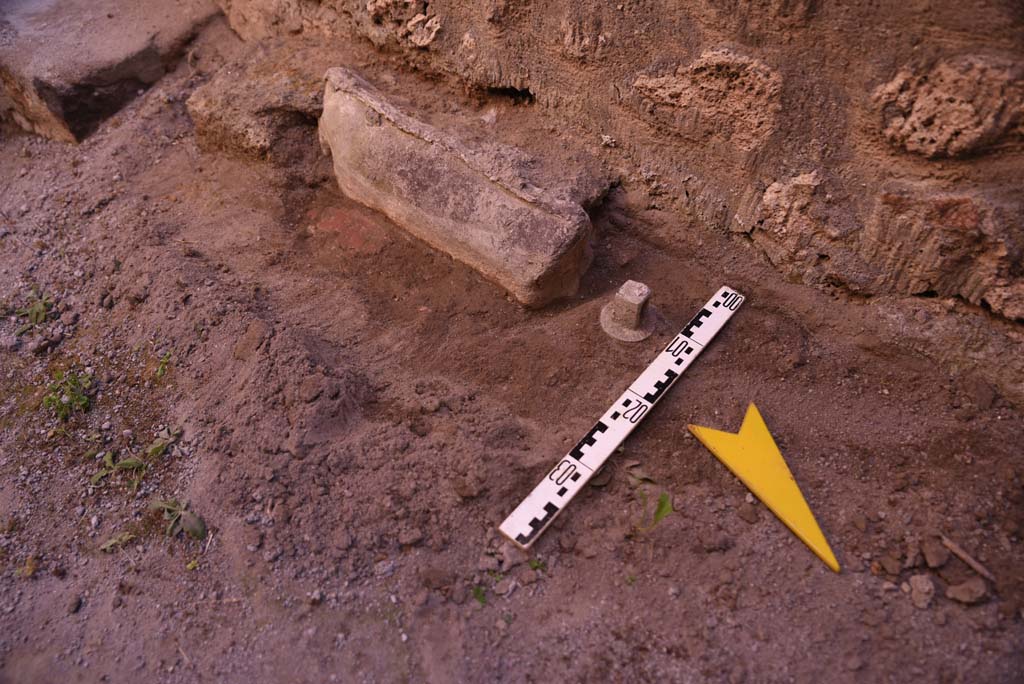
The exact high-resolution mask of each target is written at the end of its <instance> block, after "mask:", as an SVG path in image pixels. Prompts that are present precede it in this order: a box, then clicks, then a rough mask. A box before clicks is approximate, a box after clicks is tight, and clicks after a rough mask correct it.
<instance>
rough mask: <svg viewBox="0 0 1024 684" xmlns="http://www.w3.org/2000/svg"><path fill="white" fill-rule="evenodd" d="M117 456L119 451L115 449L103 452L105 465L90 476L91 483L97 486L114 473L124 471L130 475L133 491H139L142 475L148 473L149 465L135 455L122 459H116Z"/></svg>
mask: <svg viewBox="0 0 1024 684" xmlns="http://www.w3.org/2000/svg"><path fill="white" fill-rule="evenodd" d="M116 457H117V453H116V452H114V451H108V452H106V453H105V454H103V467H102V468H100V469H99V470H98V471H97V472H96V474H94V475H93V476H92V477H91V478H89V483H90V484H91V485H93V486H94V487H95V486H97V485H99V484H100V483H101V482H102V481H103V480H104V479H105V478H107V477H109V476H111V475H113V474H114V473H117V472H124V473H125V474H127V475H128V477H129V482H130V483H131V488H132V492H135V491H137V490H138V488H139V484H140V483H141V482H142V476H143V475H145V474H146V469H147V468H148V467H149V466H148V465H147V464H146V462H145V461H143V460H142V459H141V458H135V457H134V456H130V457H128V458H123V459H121V460H120V461H117V460H115V459H116Z"/></svg>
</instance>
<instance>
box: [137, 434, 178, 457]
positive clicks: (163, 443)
mask: <svg viewBox="0 0 1024 684" xmlns="http://www.w3.org/2000/svg"><path fill="white" fill-rule="evenodd" d="M180 436H181V429H180V428H179V429H176V430H172V429H171V428H166V427H165V428H164V429H163V430H161V431H160V432H158V433H156V437H154V438H153V442H152V443H151V444H150V445H149V446H148V447H146V456H149V457H150V458H159V457H161V456H163V455H164V453H165V452H166V451H167V449H168V447H170V446H171V445H172V444H174V443H175V442H177V441H178V437H180Z"/></svg>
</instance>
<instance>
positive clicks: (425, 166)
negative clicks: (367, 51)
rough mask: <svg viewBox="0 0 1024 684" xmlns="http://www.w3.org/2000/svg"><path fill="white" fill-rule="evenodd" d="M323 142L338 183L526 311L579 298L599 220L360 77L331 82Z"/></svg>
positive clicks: (340, 72)
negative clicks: (594, 222)
mask: <svg viewBox="0 0 1024 684" xmlns="http://www.w3.org/2000/svg"><path fill="white" fill-rule="evenodd" d="M323 107H324V108H323V114H322V116H321V118H320V139H321V143H322V144H323V146H324V147H325V149H329V150H330V152H331V154H332V156H333V160H334V171H335V175H336V176H337V179H338V185H339V186H340V187H341V189H342V191H343V192H344V193H345V194H346V195H348V196H349V197H351V198H353V199H355V200H356V201H358V202H361V203H363V204H365V205H367V206H369V207H372V208H374V209H376V210H378V211H380V212H382V213H384V214H386V215H387V216H388V217H389V218H391V220H393V221H394V222H395V223H397V224H398V225H400V226H402V227H403V228H405V229H406V230H408V231H409V232H410V233H412V234H413V235H415V236H416V237H418V238H420V239H421V240H424V241H425V242H427V243H429V244H430V245H432V246H433V247H435V248H437V249H439V250H442V251H444V252H447V253H448V254H450V255H452V256H453V257H455V258H456V259H458V260H460V261H462V262H464V263H466V264H468V265H469V266H471V267H473V268H474V269H476V270H477V271H479V272H480V273H481V274H483V275H484V276H485V277H486V278H488V279H489V280H492V281H494V282H495V283H498V284H499V285H501V286H502V287H504V288H506V289H507V290H508V291H509V292H510V293H511V294H512V295H513V296H514V297H515V298H516V299H518V300H519V301H520V302H522V303H523V304H525V305H527V306H543V305H544V304H546V303H548V302H550V301H552V300H554V299H557V298H559V297H563V296H566V295H571V294H573V293H574V292H576V289H577V287H578V285H579V280H580V276H581V275H582V273H583V272H584V271H585V270H586V268H587V267H588V265H589V264H590V259H591V250H590V236H591V232H592V228H591V224H590V219H589V217H588V216H587V214H586V212H585V211H584V210H583V208H582V206H580V205H579V204H578V203H574V202H572V201H570V200H567V199H566V198H565V195H564V194H559V193H558V192H557V191H556V190H555V189H551V188H543V187H538V185H536V184H535V183H534V181H533V180H532V179H531V178H529V177H527V176H525V175H522V173H521V171H522V169H521V166H520V165H517V164H510V163H509V160H510V159H514V158H516V156H517V153H516V151H515V150H505V149H503V148H502V147H500V146H490V147H487V148H484V149H476V148H474V149H471V148H470V147H468V146H467V145H465V144H463V143H462V142H461V141H459V140H457V139H456V138H455V137H453V136H452V135H449V134H447V133H444V132H442V131H440V130H437V129H436V128H434V127H433V126H430V125H429V124H426V123H424V122H423V121H420V120H417V119H415V118H413V117H412V116H409V115H407V114H406V113H404V112H402V111H400V110H399V109H398V108H397V107H396V106H394V105H392V104H391V103H389V102H388V101H386V100H385V99H384V98H383V96H382V95H381V94H380V93H379V92H378V91H377V90H376V89H375V88H373V87H372V86H371V85H369V84H368V83H367V82H366V81H364V80H363V79H362V78H361V77H359V76H357V75H356V74H354V73H352V72H351V71H348V70H346V69H342V68H334V69H330V70H329V71H328V72H327V76H326V89H325V91H324V104H323Z"/></svg>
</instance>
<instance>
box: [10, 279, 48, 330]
mask: <svg viewBox="0 0 1024 684" xmlns="http://www.w3.org/2000/svg"><path fill="white" fill-rule="evenodd" d="M52 310H53V298H52V297H50V295H48V294H40V293H39V290H37V289H35V288H33V290H32V298H31V300H30V301H29V303H28V305H27V306H25V307H23V308H21V309H18V310H17V311H15V313H16V314H17V315H18V316H19V317H20V318H23V319H25V321H26V322H25V323H24V324H23V325H21V327H19V328H18V329H17V330H15V331H14V334H15V335H19V336H20V335H24V334H25V333H27V332H28V331H29V330H31V329H32V328H34V327H36V326H37V325H41V324H43V323H45V322H46V319H47V318H49V317H50V312H51V311H52Z"/></svg>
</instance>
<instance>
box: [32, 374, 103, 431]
mask: <svg viewBox="0 0 1024 684" xmlns="http://www.w3.org/2000/svg"><path fill="white" fill-rule="evenodd" d="M91 385H92V378H90V377H89V376H88V375H86V374H84V373H75V372H73V371H68V372H67V373H65V372H64V371H56V372H55V373H54V374H53V382H51V383H50V384H49V385H47V387H46V392H47V394H46V396H45V397H43V407H44V408H48V409H50V410H51V411H53V414H54V415H55V416H56V417H57V418H59V419H60V420H61V421H65V420H67V419H68V418H70V417H71V414H73V413H75V412H83V413H84V412H85V411H88V410H89V396H88V394H86V393H87V392H88V391H89V387H90V386H91Z"/></svg>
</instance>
